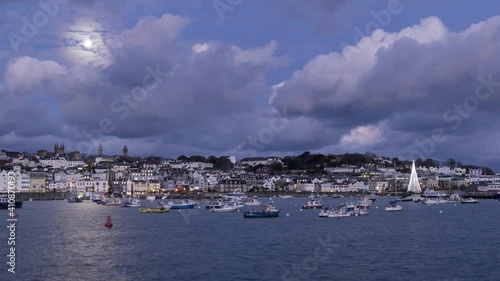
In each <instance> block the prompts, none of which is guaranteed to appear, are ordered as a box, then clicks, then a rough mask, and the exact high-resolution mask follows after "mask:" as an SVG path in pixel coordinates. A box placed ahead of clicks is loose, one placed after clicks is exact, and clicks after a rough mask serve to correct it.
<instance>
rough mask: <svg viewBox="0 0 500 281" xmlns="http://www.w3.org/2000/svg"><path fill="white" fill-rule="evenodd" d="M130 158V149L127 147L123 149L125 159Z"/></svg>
mask: <svg viewBox="0 0 500 281" xmlns="http://www.w3.org/2000/svg"><path fill="white" fill-rule="evenodd" d="M127 157H128V148H127V146H126V145H125V146H124V147H123V158H127Z"/></svg>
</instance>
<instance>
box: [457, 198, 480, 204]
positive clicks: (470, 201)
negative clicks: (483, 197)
mask: <svg viewBox="0 0 500 281" xmlns="http://www.w3.org/2000/svg"><path fill="white" fill-rule="evenodd" d="M460 203H462V204H477V203H478V201H477V200H476V199H474V198H472V197H469V198H468V199H463V200H462V201H460Z"/></svg>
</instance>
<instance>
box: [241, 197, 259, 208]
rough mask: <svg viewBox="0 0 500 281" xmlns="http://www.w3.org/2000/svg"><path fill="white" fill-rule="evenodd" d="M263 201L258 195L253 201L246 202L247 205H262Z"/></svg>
mask: <svg viewBox="0 0 500 281" xmlns="http://www.w3.org/2000/svg"><path fill="white" fill-rule="evenodd" d="M261 204H262V202H260V201H259V200H258V199H257V197H254V198H253V199H252V200H251V201H248V202H245V205H247V206H260V205H261Z"/></svg>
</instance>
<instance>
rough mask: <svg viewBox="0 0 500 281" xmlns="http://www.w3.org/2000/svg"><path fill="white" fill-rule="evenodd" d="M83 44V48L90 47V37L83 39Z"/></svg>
mask: <svg viewBox="0 0 500 281" xmlns="http://www.w3.org/2000/svg"><path fill="white" fill-rule="evenodd" d="M83 46H85V48H90V47H92V41H90V39H87V40H85V41H83Z"/></svg>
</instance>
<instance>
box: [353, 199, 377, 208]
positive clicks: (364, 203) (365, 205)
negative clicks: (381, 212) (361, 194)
mask: <svg viewBox="0 0 500 281" xmlns="http://www.w3.org/2000/svg"><path fill="white" fill-rule="evenodd" d="M372 203H373V201H372V200H370V199H368V198H363V199H361V200H359V201H358V202H357V203H356V206H357V207H358V208H362V209H368V208H370V206H371V205H372Z"/></svg>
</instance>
